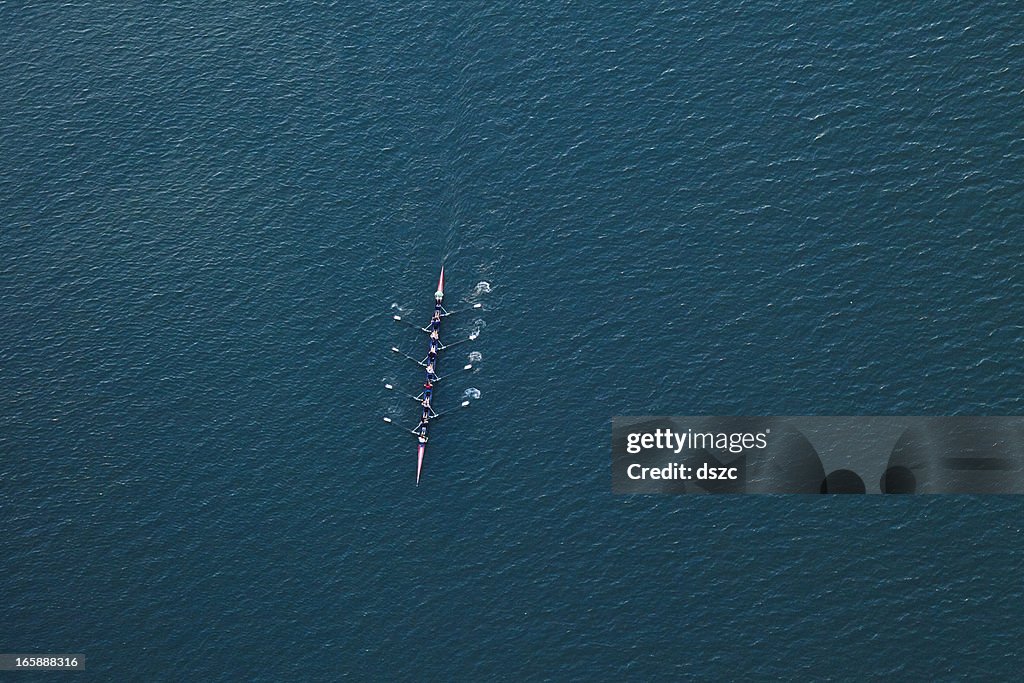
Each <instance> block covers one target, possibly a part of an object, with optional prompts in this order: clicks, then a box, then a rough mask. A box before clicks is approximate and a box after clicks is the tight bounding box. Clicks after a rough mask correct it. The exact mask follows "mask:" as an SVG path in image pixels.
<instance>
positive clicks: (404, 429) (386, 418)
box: [384, 417, 419, 434]
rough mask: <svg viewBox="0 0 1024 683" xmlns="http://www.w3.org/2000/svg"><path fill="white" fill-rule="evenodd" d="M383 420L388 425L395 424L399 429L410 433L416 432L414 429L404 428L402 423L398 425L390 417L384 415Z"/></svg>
mask: <svg viewBox="0 0 1024 683" xmlns="http://www.w3.org/2000/svg"><path fill="white" fill-rule="evenodd" d="M384 421H385V422H387V423H388V424H389V425H395V426H396V427H398V428H399V429H401V430H402V431H403V432H409V433H410V434H416V433H417V432H416V430H415V429H406V428H405V427H403V426H402V425H400V424H398V423H397V422H395V421H394V420H392V419H391V418H390V417H385V418H384ZM416 426H417V427H418V426H419V425H416Z"/></svg>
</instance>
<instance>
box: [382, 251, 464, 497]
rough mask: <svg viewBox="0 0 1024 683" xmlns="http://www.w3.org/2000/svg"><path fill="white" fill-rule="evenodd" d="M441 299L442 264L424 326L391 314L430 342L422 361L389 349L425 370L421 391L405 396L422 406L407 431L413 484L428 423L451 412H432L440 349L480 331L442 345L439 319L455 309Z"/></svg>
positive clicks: (424, 447) (420, 464) (420, 466)
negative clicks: (413, 461) (412, 456)
mask: <svg viewBox="0 0 1024 683" xmlns="http://www.w3.org/2000/svg"><path fill="white" fill-rule="evenodd" d="M443 301H444V266H441V275H440V277H438V279H437V289H436V290H435V291H434V313H433V315H432V316H431V318H430V322H429V323H427V326H426V327H419V326H417V325H414V324H412V323H411V322H408V321H405V320H402V316H400V315H395V316H392V317H393V318H394V319H395V320H397V321H398V322H401V323H403V324H405V325H409V326H410V327H413V328H415V329H417V330H420V331H421V332H426V333H427V334H428V335H430V342H429V346H428V349H427V356H426V358H424V359H423V360H419V359H417V358H415V357H413V356H410V355H409V354H407V353H404V352H402V350H401V349H399V348H398V347H397V346H392V347H391V350H392V351H394V352H395V353H397V354H399V355H401V356H404V357H405V358H408V359H409V360H411V361H412V362H414V363H416V364H417V365H419V366H421V367H422V368H423V369H424V372H425V380H424V383H423V391H421V392H420V394H419V395H418V396H413V395H412V394H406V396H408V397H409V398H411V399H413V400H414V401H416V402H417V403H419V404H420V406H421V408H422V412H421V413H420V422H419V424H417V425H416V428H415V429H412V430H410V431H411V432H412V434H413V435H414V436H415V437H416V440H417V442H418V443H417V446H416V484H417V485H418V484H419V483H420V478H421V477H422V476H423V461H424V459H425V458H426V453H427V441H428V440H429V434H428V432H429V429H430V423H431V422H432V421H434V420H437V419H439V418H441V417H442V416H444V415H445V414H447V413H449V412H451V411H444V412H441V413H437V412H435V411H434V407H433V405H432V404H433V400H434V385H435V384H437V383H438V382H439V381H441V380H442V379H444V377H441V376H439V375H438V372H437V371H438V361H439V360H440V355H441V353H440V352H441V351H444V350H445V349H447V348H451V347H452V346H456V345H457V344H462V343H465V342H470V341H473V340H474V339H476V338H477V335H478V334H479V331H474V332H473V333H472V334H470V335H469V337H467V338H465V339H460V340H458V341H455V342H452V343H451V344H442V343H441V341H440V336H441V335H440V332H441V320H442V318H445V317H447V316H449V315H451V314H452V313H454V312H456V311H446V310H445V308H444V305H443V304H442V302H443ZM480 307H481V304H479V303H477V304H473V305H472V306H471V307H470V308H471V309H479V308H480ZM472 369H473V365H472V364H467V365H465V366H464V367H462V369H461V370H457V371H456V372H464V371H468V370H472ZM452 374H454V373H449V374H448V375H445V377H448V376H450V375H452ZM384 388H385V389H389V390H393V389H394V386H392V385H391V384H385V385H384ZM468 406H469V401H463V402H462V403H461V404H459V406H458V408H466V407H468ZM384 421H385V422H389V423H392V424H394V423H393V422H392V420H391V418H390V417H385V418H384Z"/></svg>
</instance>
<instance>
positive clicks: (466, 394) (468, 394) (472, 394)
mask: <svg viewBox="0 0 1024 683" xmlns="http://www.w3.org/2000/svg"><path fill="white" fill-rule="evenodd" d="M480 395H481V394H480V390H479V389H477V388H475V387H470V388H469V389H466V390H465V391H463V392H462V398H464V399H466V398H471V399H473V400H474V401H475V400H477V399H478V398H480Z"/></svg>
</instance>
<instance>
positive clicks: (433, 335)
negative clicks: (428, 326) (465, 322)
mask: <svg viewBox="0 0 1024 683" xmlns="http://www.w3.org/2000/svg"><path fill="white" fill-rule="evenodd" d="M440 338H441V335H440V334H439V333H438V330H437V328H436V327H435V328H434V329H432V330H431V331H430V341H440Z"/></svg>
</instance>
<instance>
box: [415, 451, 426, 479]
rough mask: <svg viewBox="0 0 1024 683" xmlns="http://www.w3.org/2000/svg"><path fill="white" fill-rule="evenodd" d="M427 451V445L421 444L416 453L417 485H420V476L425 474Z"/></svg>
mask: <svg viewBox="0 0 1024 683" xmlns="http://www.w3.org/2000/svg"><path fill="white" fill-rule="evenodd" d="M426 450H427V447H426V445H424V444H420V447H419V450H418V451H417V453H416V485H417V486H419V485H420V474H421V473H422V472H423V452H424V451H426Z"/></svg>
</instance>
